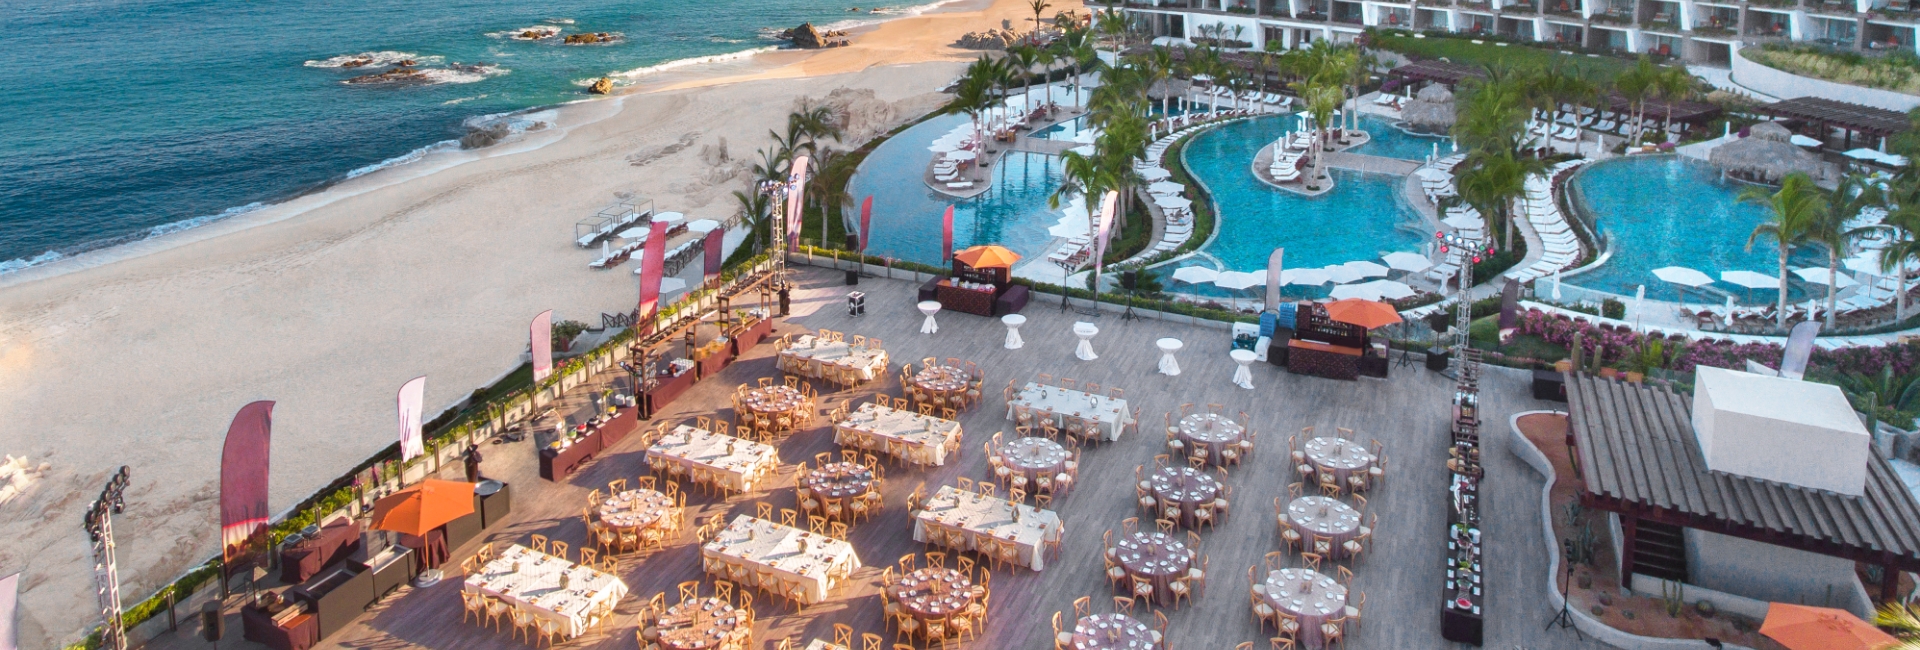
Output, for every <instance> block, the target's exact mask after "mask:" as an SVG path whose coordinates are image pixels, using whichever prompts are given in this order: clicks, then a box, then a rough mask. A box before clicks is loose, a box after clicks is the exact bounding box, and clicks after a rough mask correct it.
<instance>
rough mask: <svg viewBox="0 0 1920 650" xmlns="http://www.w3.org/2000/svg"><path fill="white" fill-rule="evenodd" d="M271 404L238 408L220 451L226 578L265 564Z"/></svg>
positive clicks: (270, 447) (222, 548)
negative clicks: (238, 410)
mask: <svg viewBox="0 0 1920 650" xmlns="http://www.w3.org/2000/svg"><path fill="white" fill-rule="evenodd" d="M272 443H273V402H271V401H266V400H261V401H258V402H253V403H251V404H248V405H246V406H243V407H240V412H239V413H235V414H234V415H233V423H232V424H230V425H228V426H227V440H226V442H225V443H224V444H223V446H222V448H221V450H220V549H221V554H220V557H221V567H222V569H223V570H224V571H225V574H226V575H227V576H232V575H234V574H236V573H239V572H240V571H241V570H244V569H247V568H250V567H253V566H256V565H255V563H256V562H260V563H262V564H259V566H265V564H264V561H265V558H264V557H263V556H264V555H265V553H266V549H267V523H268V518H269V517H271V516H272V515H271V513H269V512H268V511H267V470H268V467H269V464H268V460H269V458H270V451H271V450H272V446H273V444H272Z"/></svg>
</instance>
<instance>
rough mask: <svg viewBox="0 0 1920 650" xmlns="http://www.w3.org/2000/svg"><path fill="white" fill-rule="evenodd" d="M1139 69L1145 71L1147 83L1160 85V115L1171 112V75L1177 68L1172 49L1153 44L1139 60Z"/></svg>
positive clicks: (1166, 114) (1170, 113)
mask: <svg viewBox="0 0 1920 650" xmlns="http://www.w3.org/2000/svg"><path fill="white" fill-rule="evenodd" d="M1141 64H1142V65H1141V69H1142V71H1143V72H1145V73H1146V75H1147V79H1148V80H1149V82H1148V83H1149V85H1151V84H1156V83H1157V84H1161V86H1160V116H1161V117H1167V116H1170V115H1172V114H1173V112H1172V111H1171V110H1170V109H1169V107H1168V104H1169V102H1170V101H1171V100H1172V98H1173V75H1174V72H1175V71H1176V70H1177V68H1176V67H1175V65H1174V62H1173V50H1172V49H1170V48H1168V47H1167V46H1165V45H1155V46H1153V49H1150V50H1148V51H1147V55H1146V56H1145V57H1143V58H1142V60H1141Z"/></svg>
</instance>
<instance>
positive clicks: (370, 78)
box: [347, 65, 433, 85]
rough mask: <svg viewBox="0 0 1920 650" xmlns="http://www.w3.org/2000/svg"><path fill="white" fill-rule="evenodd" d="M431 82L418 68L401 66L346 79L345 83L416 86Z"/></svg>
mask: <svg viewBox="0 0 1920 650" xmlns="http://www.w3.org/2000/svg"><path fill="white" fill-rule="evenodd" d="M432 81H433V80H432V79H429V78H428V77H427V73H425V72H423V71H421V70H420V69H419V68H415V67H413V66H406V65H403V66H397V67H395V68H393V69H391V70H387V71H385V72H375V73H373V74H363V75H360V76H358V77H354V78H352V79H348V80H347V83H350V84H356V85H373V84H417V83H431V82H432Z"/></svg>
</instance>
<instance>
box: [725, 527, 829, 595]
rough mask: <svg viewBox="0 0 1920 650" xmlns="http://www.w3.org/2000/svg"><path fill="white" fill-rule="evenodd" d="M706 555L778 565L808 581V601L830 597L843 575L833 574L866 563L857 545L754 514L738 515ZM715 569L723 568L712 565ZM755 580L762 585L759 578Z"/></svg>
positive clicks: (786, 574) (781, 572)
mask: <svg viewBox="0 0 1920 650" xmlns="http://www.w3.org/2000/svg"><path fill="white" fill-rule="evenodd" d="M802 541H804V542H805V543H806V550H805V551H804V552H803V551H801V550H800V547H801V542H802ZM700 555H701V557H702V560H703V561H704V562H708V563H712V562H717V561H726V562H730V563H734V564H744V565H746V566H747V567H749V568H753V569H762V568H764V569H772V570H773V573H774V574H775V575H778V576H780V577H781V578H782V579H785V580H787V581H789V582H791V581H794V580H799V581H800V582H801V583H803V584H804V585H806V602H808V603H817V602H821V601H824V600H826V599H827V591H828V590H830V589H832V588H833V587H834V582H835V581H836V580H837V579H838V578H835V577H833V576H847V575H852V574H853V572H854V570H855V569H859V568H860V556H858V555H855V554H854V552H853V545H852V544H848V543H846V542H843V541H840V540H837V539H834V538H831V537H827V536H825V535H814V534H812V533H808V532H807V531H804V530H800V529H798V528H794V527H792V526H783V525H780V524H778V523H775V522H771V521H767V520H765V519H760V518H757V517H752V516H749V515H737V516H735V517H734V518H733V523H732V524H730V525H728V526H727V528H726V530H723V531H720V534H718V535H715V536H714V538H713V541H711V542H707V545H706V546H704V547H701V549H700ZM709 573H717V572H715V571H712V570H711V569H709ZM756 575H757V574H756ZM751 582H754V583H756V584H757V583H758V578H755V580H753V581H751Z"/></svg>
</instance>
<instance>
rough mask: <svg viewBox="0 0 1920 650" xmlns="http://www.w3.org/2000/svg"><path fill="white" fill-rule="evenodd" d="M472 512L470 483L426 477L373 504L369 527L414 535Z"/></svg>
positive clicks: (424, 533)
mask: <svg viewBox="0 0 1920 650" xmlns="http://www.w3.org/2000/svg"><path fill="white" fill-rule="evenodd" d="M472 513H473V484H472V483H462V482H460V481H442V480H439V479H427V480H425V481H421V482H420V483H418V484H416V485H414V486H413V487H409V488H407V489H404V490H401V491H399V492H395V493H393V494H390V495H387V496H386V497H385V498H382V499H380V500H379V501H375V502H374V504H373V527H374V528H378V529H380V530H390V531H393V532H396V533H403V534H407V535H412V536H415V537H425V536H426V534H427V533H428V532H429V531H432V530H433V529H435V528H439V527H441V526H444V525H446V523H447V522H449V521H453V520H455V519H459V518H461V517H465V516H467V515H469V514H472Z"/></svg>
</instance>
